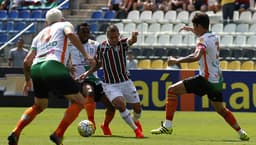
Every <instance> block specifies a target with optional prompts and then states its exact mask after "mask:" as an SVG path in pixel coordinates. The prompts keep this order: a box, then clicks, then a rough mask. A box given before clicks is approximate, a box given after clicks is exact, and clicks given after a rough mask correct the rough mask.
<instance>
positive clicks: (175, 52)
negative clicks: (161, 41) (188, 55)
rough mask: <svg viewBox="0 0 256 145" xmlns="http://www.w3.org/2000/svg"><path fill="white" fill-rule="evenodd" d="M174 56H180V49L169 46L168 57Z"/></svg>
mask: <svg viewBox="0 0 256 145" xmlns="http://www.w3.org/2000/svg"><path fill="white" fill-rule="evenodd" d="M169 56H173V57H178V56H180V53H179V49H178V48H168V49H167V57H169Z"/></svg>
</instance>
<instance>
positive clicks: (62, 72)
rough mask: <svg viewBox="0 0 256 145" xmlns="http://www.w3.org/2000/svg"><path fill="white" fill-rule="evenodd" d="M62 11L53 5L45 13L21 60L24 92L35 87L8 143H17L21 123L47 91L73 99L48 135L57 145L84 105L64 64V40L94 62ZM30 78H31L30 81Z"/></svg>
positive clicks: (45, 100)
mask: <svg viewBox="0 0 256 145" xmlns="http://www.w3.org/2000/svg"><path fill="white" fill-rule="evenodd" d="M63 20H64V19H63V16H62V12H61V11H60V10H58V9H56V8H53V9H50V10H49V11H47V13H46V23H47V27H45V28H44V29H43V30H42V31H40V32H39V33H38V35H37V36H36V37H35V38H34V39H33V41H32V45H31V50H30V51H29V53H28V55H27V56H26V58H25V60H24V75H25V85H24V90H23V91H24V94H25V93H26V91H27V90H30V89H31V88H32V82H33V87H34V93H35V97H34V104H33V105H32V106H31V107H30V108H28V109H27V110H26V111H25V112H24V113H23V115H22V117H21V119H20V120H19V121H18V123H17V125H16V127H15V128H14V129H13V130H12V132H11V134H10V135H9V136H8V141H9V142H8V144H9V145H17V144H18V140H19V136H20V133H21V131H22V130H23V128H24V127H26V126H27V125H28V124H29V123H30V122H31V121H33V119H34V118H35V117H36V116H37V115H38V114H39V113H41V112H42V111H43V110H45V108H46V107H47V105H48V93H49V92H51V91H57V92H60V93H61V94H64V96H65V97H66V98H67V99H69V100H72V101H73V103H72V104H71V105H70V106H69V107H68V108H67V110H66V112H65V115H64V117H63V119H62V120H61V122H60V124H59V126H58V127H57V129H56V130H55V131H54V132H53V133H52V134H51V135H50V140H51V141H53V142H54V143H55V144H56V145H62V139H63V135H64V132H65V131H66V129H67V128H68V126H69V125H70V124H71V123H72V122H73V121H74V120H75V119H76V117H77V116H78V114H79V112H80V111H81V109H82V108H83V103H84V97H83V96H82V94H81V93H80V92H79V86H78V84H77V82H76V81H75V80H74V79H73V78H72V77H71V76H70V74H69V72H68V70H67V68H66V66H65V65H64V60H65V57H66V56H67V54H66V49H67V40H68V39H69V40H70V41H71V43H72V44H73V45H75V46H76V48H77V49H78V50H79V51H80V52H81V54H82V55H83V57H84V58H85V59H87V60H89V62H90V64H92V65H95V64H96V62H95V60H94V59H93V58H92V57H91V56H90V55H89V54H87V52H86V51H85V50H84V48H83V45H82V44H81V42H80V40H79V39H78V38H77V36H76V35H75V33H74V30H73V25H72V24H71V23H70V22H63ZM31 79H32V82H31Z"/></svg>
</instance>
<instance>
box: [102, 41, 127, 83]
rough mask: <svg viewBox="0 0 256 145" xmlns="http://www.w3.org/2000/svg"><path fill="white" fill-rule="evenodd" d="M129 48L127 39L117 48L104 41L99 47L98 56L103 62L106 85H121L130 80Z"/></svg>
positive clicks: (120, 42)
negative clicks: (128, 66) (127, 64)
mask: <svg viewBox="0 0 256 145" xmlns="http://www.w3.org/2000/svg"><path fill="white" fill-rule="evenodd" d="M128 47H129V44H128V41H127V38H126V39H121V40H120V41H119V44H118V45H116V46H111V45H110V44H109V43H108V41H104V42H102V43H101V44H100V45H99V46H98V49H97V56H98V57H100V58H99V59H101V61H102V68H103V73H104V80H103V81H104V82H105V83H120V82H124V81H127V80H128V79H129V77H128V73H127V70H126V52H127V50H128Z"/></svg>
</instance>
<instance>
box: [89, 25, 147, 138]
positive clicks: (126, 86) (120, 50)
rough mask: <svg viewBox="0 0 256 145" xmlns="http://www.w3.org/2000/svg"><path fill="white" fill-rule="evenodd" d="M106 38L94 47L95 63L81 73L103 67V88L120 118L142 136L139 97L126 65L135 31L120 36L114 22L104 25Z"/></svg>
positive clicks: (136, 133)
mask: <svg viewBox="0 0 256 145" xmlns="http://www.w3.org/2000/svg"><path fill="white" fill-rule="evenodd" d="M106 33H107V41H104V42H102V43H101V44H100V45H99V46H98V49H97V54H96V62H98V64H100V65H95V66H93V67H91V68H90V70H89V71H87V72H85V73H84V76H87V75H88V74H90V73H91V72H93V71H95V70H97V69H98V68H99V67H100V66H102V67H103V73H104V80H103V83H102V86H103V90H104V92H105V93H106V95H107V97H108V99H109V100H110V101H111V102H112V104H113V105H114V106H115V108H116V109H118V110H119V112H120V114H121V116H122V118H123V119H124V121H125V122H126V123H127V124H128V125H129V126H130V127H131V128H132V129H133V130H134V132H135V135H136V137H137V138H143V137H144V135H143V133H142V126H141V124H140V122H139V118H140V116H141V112H142V108H141V104H140V98H139V95H138V93H137V91H136V88H135V86H134V84H133V82H132V80H131V79H130V78H129V76H128V71H127V69H126V53H127V51H128V48H129V46H131V45H132V44H134V43H136V41H137V35H138V32H132V35H131V37H130V38H129V39H127V38H125V39H120V33H119V30H118V28H117V26H116V25H110V26H108V27H107V32H106ZM126 103H129V104H130V105H131V107H132V108H133V115H131V114H130V112H129V110H128V109H127V108H126Z"/></svg>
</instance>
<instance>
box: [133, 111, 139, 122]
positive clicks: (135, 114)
mask: <svg viewBox="0 0 256 145" xmlns="http://www.w3.org/2000/svg"><path fill="white" fill-rule="evenodd" d="M140 116H141V113H136V112H134V111H133V120H134V121H137V120H138V119H140Z"/></svg>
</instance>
